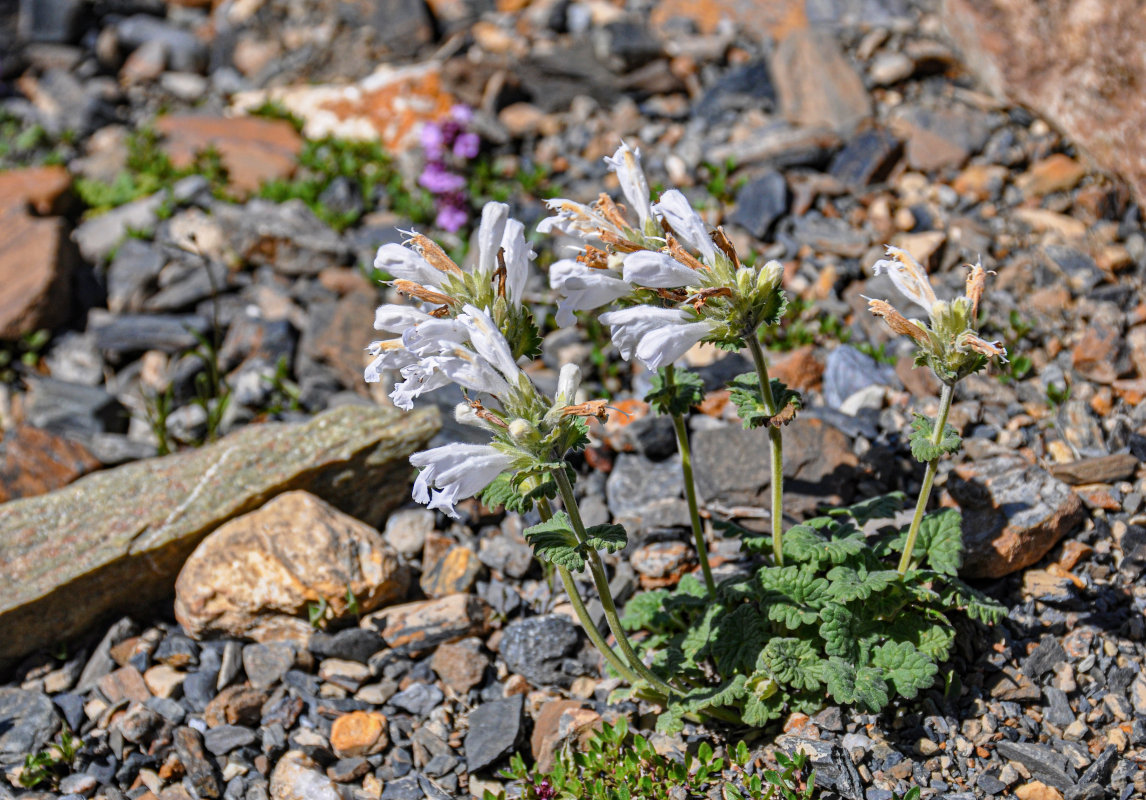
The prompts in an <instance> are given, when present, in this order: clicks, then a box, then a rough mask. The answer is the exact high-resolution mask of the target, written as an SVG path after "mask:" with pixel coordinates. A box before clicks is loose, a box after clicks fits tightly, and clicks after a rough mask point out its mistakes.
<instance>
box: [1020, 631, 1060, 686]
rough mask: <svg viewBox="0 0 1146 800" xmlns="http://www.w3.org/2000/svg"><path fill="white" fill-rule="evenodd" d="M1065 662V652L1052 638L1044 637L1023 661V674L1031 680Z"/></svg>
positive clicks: (1056, 640)
mask: <svg viewBox="0 0 1146 800" xmlns="http://www.w3.org/2000/svg"><path fill="white" fill-rule="evenodd" d="M1065 660H1066V650H1064V649H1063V647H1062V644H1061V643H1060V642H1059V641H1058V639H1056V638H1055V637H1054V636H1044V637H1043V638H1042V639H1041V640H1039V645H1038V647H1036V648H1035V649H1034V650H1032V651H1031V653H1030V655H1028V656H1027V657H1026V659H1025V660H1024V661H1023V673H1024V674H1025V675H1026V676H1027V677H1028V678H1031V679H1033V680H1036V681H1037V680H1038V679H1039V678H1041V677H1042V676H1043V675H1045V674H1046V673H1048V672H1051V671H1052V670H1054V668H1055V667H1056V666H1058V665H1059V664H1060V663H1062V662H1063V661H1065Z"/></svg>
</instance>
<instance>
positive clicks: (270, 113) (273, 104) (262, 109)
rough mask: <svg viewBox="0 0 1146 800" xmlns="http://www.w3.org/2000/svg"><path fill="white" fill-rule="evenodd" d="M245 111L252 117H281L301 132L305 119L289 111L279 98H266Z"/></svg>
mask: <svg viewBox="0 0 1146 800" xmlns="http://www.w3.org/2000/svg"><path fill="white" fill-rule="evenodd" d="M247 113H248V114H250V115H251V116H252V117H263V118H264V119H281V120H283V121H285V122H289V123H290V124H291V127H293V128H294V129H295V130H296V131H298V132H299V133H302V129H303V126H304V125H305V124H306V122H305V120H303V119H302V118H301V117H299V116H296V115H295V114H294V113H292V112H291V111H290V109H288V108H287V107H286V106H285V105H283V103H282V101H280V100H269V99H268V100H266V101H264V102H263V103H262V104H261V105H258V106H255V107H254V108H251V109H248V110H247Z"/></svg>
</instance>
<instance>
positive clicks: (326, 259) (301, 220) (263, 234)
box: [215, 199, 350, 275]
mask: <svg viewBox="0 0 1146 800" xmlns="http://www.w3.org/2000/svg"><path fill="white" fill-rule="evenodd" d="M215 220H216V222H218V224H219V225H220V227H221V228H222V229H223V232H224V235H226V236H227V238H228V240H229V241H230V244H231V247H232V248H233V249H234V250H235V252H236V253H237V254H238V255H239V257H240V258H243V259H244V260H246V261H247V262H248V263H250V264H253V265H256V266H261V265H266V266H270V267H272V268H273V269H274V270H275V271H276V272H279V273H282V274H284V275H317V274H318V273H319V272H321V271H322V270H324V269H326V268H327V267H331V266H337V265H340V264H342V263H344V262H346V261H347V260H348V259H349V257H350V248H349V247H348V245H347V244H346V243H345V242H343V240H342V238H341V237H340V236H339V235H338V234H337V233H335V232H334V231H333V230H332V229H331V228H330V227H329V226H328V225H326V223H324V222H323V221H322V220H320V219H319V218H318V217H316V216H315V215H314V212H313V211H311V210H310V209H309V208H308V207H307V206H306V204H305V203H303V202H302V201H301V200H291V201H289V202H286V203H282V204H278V203H272V202H271V201H269V200H261V199H255V200H251V201H250V202H249V203H247V204H246V205H245V206H228V205H219V206H217V207H216V208H215Z"/></svg>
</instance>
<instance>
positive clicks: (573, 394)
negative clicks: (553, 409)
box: [553, 364, 581, 406]
mask: <svg viewBox="0 0 1146 800" xmlns="http://www.w3.org/2000/svg"><path fill="white" fill-rule="evenodd" d="M579 388H581V368H580V367H579V366H577V365H576V364H566V365H565V366H563V367H562V368H561V372H560V373H558V375H557V394H556V395H555V396H554V398H553V404H554V405H555V406H570V405H573V404H574V403H576V402H577V399H576V398H577V390H578V389H579Z"/></svg>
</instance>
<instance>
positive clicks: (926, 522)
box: [887, 508, 963, 576]
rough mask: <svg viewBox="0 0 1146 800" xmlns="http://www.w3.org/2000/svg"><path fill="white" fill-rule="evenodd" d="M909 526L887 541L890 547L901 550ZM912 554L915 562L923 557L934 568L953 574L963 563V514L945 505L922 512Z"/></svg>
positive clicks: (900, 551) (943, 572)
mask: <svg viewBox="0 0 1146 800" xmlns="http://www.w3.org/2000/svg"><path fill="white" fill-rule="evenodd" d="M909 527H910V526H907V527H904V528H903V529H902V530H900V532H899V534H898V535H897V536H896V537H895V538H894V539H892V540H891V541H890V542H888V544H887V546H888V548H889V549H891V550H893V551H895V552H897V553H902V552H903V548H904V547H905V546H906V545H907V533H908V528H909ZM911 557H912V559H913V560H915V563H919V561H920V560H925V561H926V563H927V565H928V566H930V567H931V569H933V570H935V571H936V572H940V573H942V574H944V575H950V576H955V575H957V574H958V573H959V567H960V566H962V564H963V517H962V515H961V514H960V513H959V512H958V511H956V510H955V509H953V508H944V509H941V510H939V511H932V512H930V513H928V514H926V515H924V517H923V520H922V521H921V522H920V523H919V533H918V534H917V536H916V539H915V548H914V550H913V551H912V554H911Z"/></svg>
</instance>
